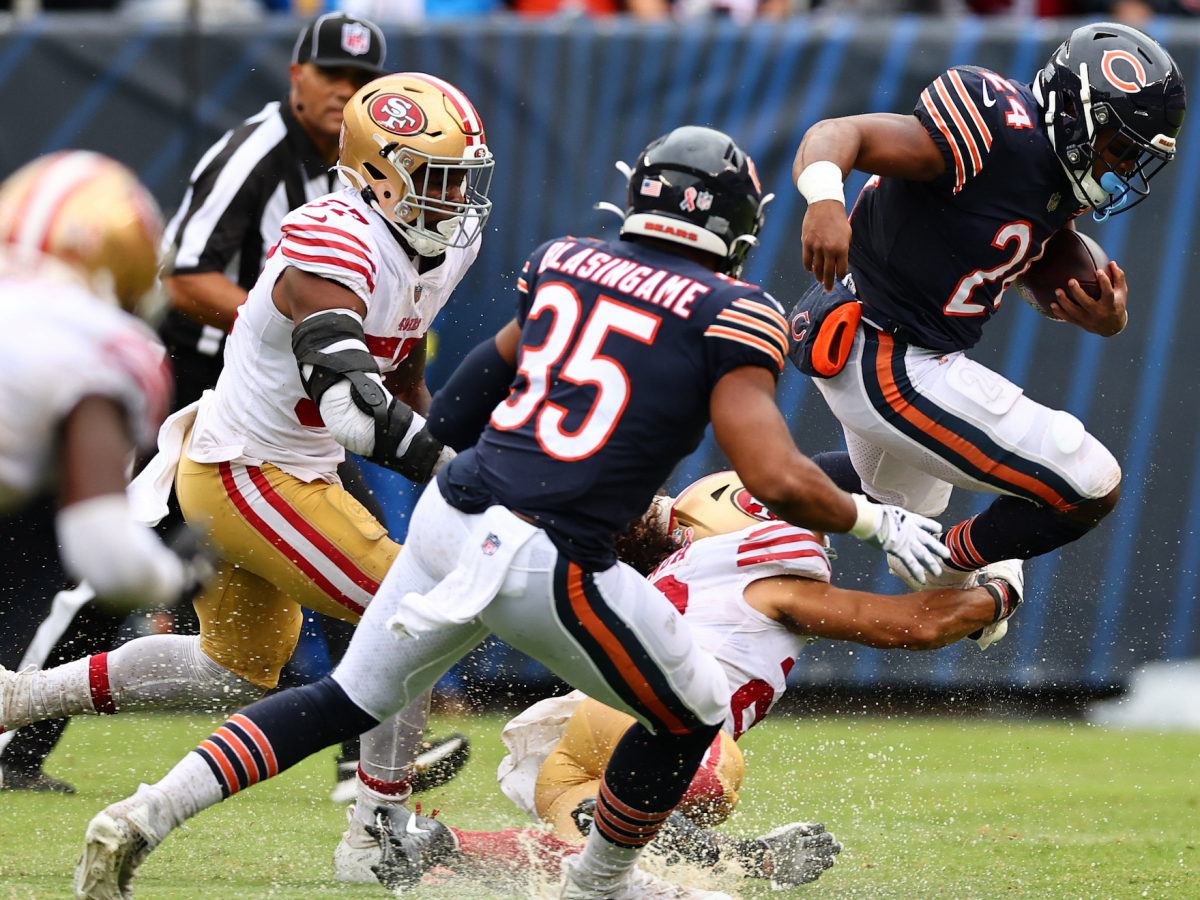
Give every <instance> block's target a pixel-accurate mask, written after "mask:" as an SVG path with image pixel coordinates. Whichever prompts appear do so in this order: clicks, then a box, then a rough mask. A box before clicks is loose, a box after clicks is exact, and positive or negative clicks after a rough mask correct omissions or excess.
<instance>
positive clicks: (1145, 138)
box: [1033, 22, 1187, 218]
mask: <svg viewBox="0 0 1200 900" xmlns="http://www.w3.org/2000/svg"><path fill="white" fill-rule="evenodd" d="M1033 92H1034V96H1035V97H1036V98H1037V101H1038V105H1039V106H1040V107H1041V111H1042V114H1043V121H1044V122H1045V125H1046V131H1047V133H1048V135H1049V137H1050V143H1051V144H1052V145H1053V147H1054V151H1055V153H1056V154H1057V155H1058V158H1059V160H1060V161H1061V162H1062V164H1063V167H1064V168H1065V169H1066V170H1067V174H1068V175H1069V176H1070V177H1071V181H1072V183H1073V185H1074V188H1075V196H1076V198H1077V199H1078V200H1079V202H1080V203H1082V204H1084V205H1085V206H1090V207H1091V208H1092V210H1093V211H1094V213H1095V214H1096V216H1097V217H1098V218H1105V217H1107V216H1108V215H1109V214H1110V213H1115V212H1118V211H1120V212H1124V211H1125V210H1127V209H1131V208H1132V207H1134V206H1136V205H1137V204H1138V203H1140V202H1141V201H1142V200H1143V199H1145V197H1146V196H1147V195H1148V194H1149V193H1150V179H1151V178H1153V177H1154V175H1156V174H1157V173H1158V172H1159V171H1160V170H1161V169H1162V167H1163V166H1165V165H1166V164H1167V163H1169V162H1170V161H1171V160H1172V159H1174V158H1175V141H1176V138H1178V136H1179V129H1180V127H1181V126H1182V125H1183V114H1184V109H1185V107H1186V105H1187V99H1186V95H1185V91H1184V84H1183V75H1182V74H1181V73H1180V71H1179V66H1177V65H1176V64H1175V60H1173V59H1172V58H1171V55H1170V54H1169V53H1167V51H1166V50H1164V49H1163V48H1162V47H1161V46H1160V45H1159V44H1158V42H1156V41H1155V40H1153V39H1152V38H1150V37H1148V36H1147V35H1145V34H1143V33H1142V32H1140V31H1138V30H1137V29H1136V28H1130V27H1129V26H1128V25H1118V24H1115V23H1113V22H1100V23H1097V24H1093V25H1085V26H1083V27H1081V28H1076V29H1075V30H1074V31H1073V32H1071V36H1070V37H1069V38H1067V40H1066V41H1064V42H1063V43H1062V45H1061V46H1059V48H1058V49H1057V50H1055V51H1054V55H1053V56H1052V57H1051V58H1050V61H1049V62H1048V63H1047V64H1046V66H1045V68H1043V69H1042V71H1041V72H1039V73H1038V76H1037V78H1036V79H1034V83H1033ZM1106 151H1107V152H1108V154H1109V159H1108V160H1106V165H1105V166H1101V167H1100V168H1101V169H1107V171H1102V173H1101V174H1100V176H1099V177H1097V176H1096V174H1095V169H1096V167H1095V163H1096V161H1097V159H1100V158H1101V157H1102V155H1103V154H1104V153H1105V152H1106Z"/></svg>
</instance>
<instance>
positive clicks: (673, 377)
mask: <svg viewBox="0 0 1200 900" xmlns="http://www.w3.org/2000/svg"><path fill="white" fill-rule="evenodd" d="M517 287H518V308H517V320H518V322H519V323H520V325H521V328H522V330H521V344H520V348H519V351H518V361H517V365H518V372H517V375H516V378H515V379H514V381H513V384H512V388H511V392H510V394H509V397H508V399H507V400H506V401H505V402H503V403H501V404H499V405H498V406H497V407H496V409H495V410H494V411H493V413H492V417H491V422H490V424H489V426H488V428H487V430H486V431H485V432H484V434H483V437H482V438H481V439H480V441H479V443H478V444H477V445H476V457H477V462H478V467H479V475H480V477H481V478H482V480H483V482H484V484H485V485H486V486H487V487H488V489H489V490H490V491H491V492H492V494H493V495H494V496H495V497H496V499H497V500H498V501H499V502H500V503H502V504H504V505H505V506H507V507H508V508H509V509H512V510H515V511H516V512H519V513H523V514H525V515H528V516H530V517H531V518H533V519H534V520H535V521H536V522H537V524H538V525H539V526H540V527H542V528H544V529H545V530H546V532H547V534H548V535H549V536H550V538H551V540H552V541H553V542H554V543H555V545H556V546H557V547H558V549H559V551H560V552H562V553H563V554H564V555H565V556H567V557H568V558H569V559H571V560H573V561H575V562H577V563H578V564H579V565H581V566H582V567H583V568H585V569H587V570H589V571H601V570H603V569H606V568H608V567H609V566H611V565H613V563H614V562H615V561H616V553H615V551H614V549H613V535H614V534H615V533H616V532H618V531H621V530H623V529H624V528H625V526H626V524H627V523H628V522H629V521H630V520H631V519H633V518H635V517H636V516H640V515H641V514H642V513H644V512H645V511H646V508H647V506H649V504H650V500H651V499H652V498H653V496H654V492H655V490H657V489H658V487H659V486H660V485H661V484H662V483H663V481H665V480H666V478H667V476H668V475H669V474H670V473H671V470H672V469H673V468H674V467H675V464H676V463H677V462H678V461H679V460H680V459H682V458H683V457H685V456H687V455H688V454H689V453H691V452H692V451H693V450H695V449H696V447H697V446H698V445H699V443H700V439H701V437H702V436H703V434H704V428H705V426H706V425H707V424H708V420H709V395H710V394H711V393H712V390H713V387H714V386H715V385H716V383H717V381H718V380H719V379H720V378H721V377H722V376H723V375H725V374H726V373H728V372H730V371H731V370H733V369H735V368H738V367H741V366H760V367H763V368H766V369H767V370H768V371H770V372H771V374H772V375H773V376H774V377H776V378H778V376H779V373H780V371H781V369H782V365H783V354H784V353H785V352H786V349H787V339H786V333H787V332H786V328H787V325H786V321H785V319H784V318H783V315H782V312H783V310H782V308H781V307H780V306H779V304H778V303H777V302H776V301H775V300H774V298H772V297H770V296H769V295H768V294H766V293H764V292H763V291H761V290H760V289H759V288H756V287H754V286H753V285H748V284H745V283H743V282H740V281H735V280H733V279H731V278H728V277H726V276H722V275H718V274H715V273H713V272H711V271H710V270H708V269H706V268H704V267H703V266H701V265H699V264H698V263H695V262H692V261H691V260H689V259H687V258H685V257H683V256H680V255H678V254H675V253H671V252H668V251H665V250H661V249H658V248H655V247H653V246H650V245H648V244H645V243H639V242H633V241H622V240H615V241H607V242H606V241H599V240H593V239H576V238H561V239H559V240H556V241H551V242H549V243H547V244H544V245H542V246H541V247H539V248H538V249H537V250H536V251H535V252H534V254H533V256H532V257H530V260H529V262H528V263H526V266H525V269H524V271H523V273H522V276H521V278H520V279H519V280H518V284H517Z"/></svg>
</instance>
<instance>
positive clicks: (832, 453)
mask: <svg viewBox="0 0 1200 900" xmlns="http://www.w3.org/2000/svg"><path fill="white" fill-rule="evenodd" d="M812 461H813V462H815V463H816V464H817V466H818V467H819V468H820V469H821V471H822V472H824V473H825V474H826V475H828V476H829V480H830V481H832V482H833V483H834V484H836V485H837V486H838V487H840V488H841V489H842V490H843V491H845V492H846V493H847V494H861V493H862V492H863V486H862V479H861V478H859V477H858V473H857V472H855V471H854V463H852V462H851V461H850V454H849V453H847V452H846V451H845V450H829V451H826V452H825V453H818V454H817V455H816V456H814V457H813V458H812Z"/></svg>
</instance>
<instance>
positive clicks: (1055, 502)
mask: <svg viewBox="0 0 1200 900" xmlns="http://www.w3.org/2000/svg"><path fill="white" fill-rule="evenodd" d="M895 346H896V344H895V341H894V340H892V336H891V335H890V334H886V333H885V332H882V331H881V332H880V333H879V352H878V354H877V355H876V357H875V375H876V377H877V378H878V379H879V386H880V387H881V388H883V395H884V398H885V399H886V400H887V403H888V406H890V407H891V408H892V410H893V411H894V412H896V413H898V414H899V415H901V416H903V417H904V418H905V419H907V420H908V421H909V422H911V423H912V424H913V425H915V426H916V427H917V428H920V429H921V430H922V431H923V432H925V433H926V434H928V435H929V436H930V437H932V438H933V439H934V440H936V441H938V442H939V443H941V444H943V445H945V446H946V447H949V448H950V449H951V450H953V451H954V452H955V453H957V454H959V455H960V456H962V457H963V458H965V459H969V460H970V461H971V462H972V463H974V464H975V465H976V466H977V467H978V468H980V469H982V470H983V471H985V472H987V473H989V474H991V475H995V476H996V477H997V478H1000V479H1002V480H1003V481H1006V482H1008V483H1009V484H1013V485H1016V486H1018V487H1022V488H1024V489H1025V490H1027V491H1030V492H1031V493H1033V494H1036V495H1037V496H1039V497H1041V498H1042V499H1043V500H1045V501H1046V502H1047V503H1049V504H1050V505H1051V506H1053V507H1054V508H1055V509H1060V510H1064V511H1065V510H1071V509H1074V508H1075V507H1074V506H1072V505H1071V504H1070V503H1068V502H1067V501H1066V500H1064V499H1063V498H1062V497H1060V496H1059V495H1058V492H1057V491H1055V490H1053V489H1052V488H1050V487H1049V486H1048V485H1045V484H1042V482H1040V481H1038V480H1037V479H1036V478H1032V477H1030V476H1029V475H1025V474H1024V473H1022V472H1018V471H1017V470H1016V469H1012V468H1009V467H1008V466H1006V465H1004V464H1003V463H999V462H996V461H995V460H994V459H990V458H989V457H988V456H986V455H985V454H984V453H983V451H981V450H980V449H979V448H978V447H976V446H975V445H974V444H972V443H970V442H968V441H967V440H966V439H965V438H962V437H960V436H959V435H957V434H955V433H954V432H953V431H951V430H950V429H948V428H946V427H945V426H943V425H939V424H938V423H937V422H935V421H933V419H931V418H929V417H928V416H926V415H925V414H924V413H923V412H921V411H920V410H919V409H916V408H915V407H913V406H912V405H911V404H910V403H909V402H908V401H907V400H905V399H904V397H903V395H901V393H900V388H899V387H898V386H897V384H896V382H895V380H894V379H893V378H892V364H891V363H892V353H893V352H894V351H895Z"/></svg>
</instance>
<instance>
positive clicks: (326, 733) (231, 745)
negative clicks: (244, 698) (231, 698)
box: [192, 678, 379, 797]
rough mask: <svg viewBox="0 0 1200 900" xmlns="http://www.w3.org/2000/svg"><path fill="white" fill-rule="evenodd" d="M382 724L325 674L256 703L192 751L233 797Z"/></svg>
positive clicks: (227, 793)
mask: <svg viewBox="0 0 1200 900" xmlns="http://www.w3.org/2000/svg"><path fill="white" fill-rule="evenodd" d="M377 724H379V723H378V722H377V721H376V719H375V718H374V717H373V716H372V715H371V714H370V713H368V712H365V711H364V710H362V709H360V708H359V707H358V706H356V705H355V704H354V701H353V700H351V699H350V698H349V697H348V696H346V692H345V691H343V690H342V688H341V685H339V684H338V683H337V682H336V681H334V680H333V679H332V678H322V679H321V680H320V681H317V682H314V683H313V684H306V685H304V686H303V687H298V688H292V689H290V690H286V691H281V692H280V693H278V694H272V695H271V696H270V697H265V698H264V699H262V700H259V701H258V702H257V703H252V704H251V705H250V706H247V707H246V708H245V709H243V710H242V711H241V712H239V713H236V714H235V715H233V716H230V718H229V719H228V721H226V723H225V724H224V725H223V726H221V727H220V728H218V729H217V730H216V731H215V732H214V733H213V734H212V736H211V737H210V738H209V739H208V740H206V741H204V742H203V743H201V744H200V746H199V747H197V748H196V749H195V750H193V751H192V753H193V754H194V755H197V756H199V757H200V758H201V759H203V760H204V762H205V764H206V765H207V766H208V768H209V771H211V772H212V775H213V777H214V778H215V779H216V780H217V782H218V783H219V784H220V787H221V796H222V797H230V796H232V795H233V794H236V793H237V792H238V791H240V790H242V789H243V788H246V787H249V786H250V785H252V784H256V783H257V782H259V781H263V780H265V779H267V778H272V777H274V776H275V775H278V774H279V773H280V772H282V771H284V770H285V769H288V768H291V767H292V766H294V765H295V764H296V763H298V762H300V760H302V759H304V758H305V757H307V756H310V755H311V754H313V753H316V752H317V751H318V750H321V749H323V748H325V747H328V746H330V745H331V744H337V743H339V742H341V741H343V740H345V739H346V738H347V737H349V736H351V735H354V734H362V733H363V732H365V731H368V730H370V729H371V728H373V727H374V726H375V725H377Z"/></svg>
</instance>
